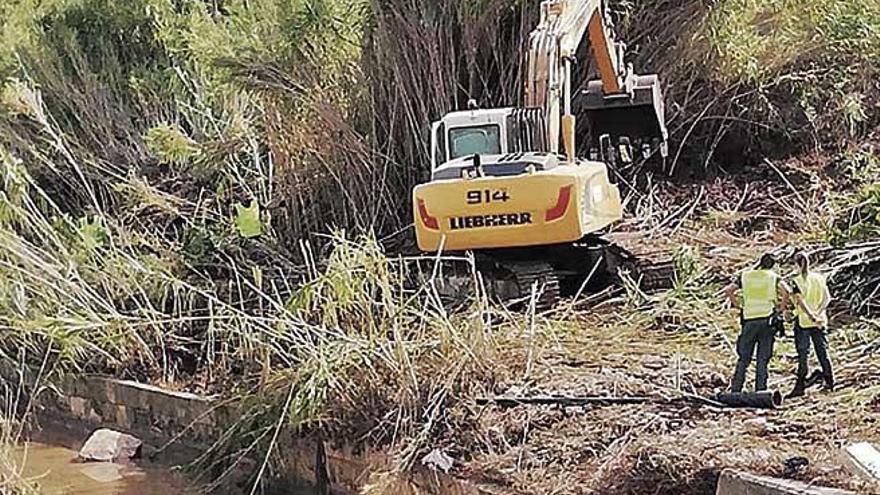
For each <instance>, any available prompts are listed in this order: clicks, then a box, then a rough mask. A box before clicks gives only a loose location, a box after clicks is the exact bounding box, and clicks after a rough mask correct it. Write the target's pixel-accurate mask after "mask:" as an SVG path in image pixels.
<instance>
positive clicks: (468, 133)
mask: <svg viewBox="0 0 880 495" xmlns="http://www.w3.org/2000/svg"><path fill="white" fill-rule="evenodd" d="M476 154H480V155H500V154H501V128H500V126H499V125H498V124H488V125H481V126H471V127H458V128H452V129H449V158H450V159H451V160H454V159H456V158H461V157H463V156H469V155H476Z"/></svg>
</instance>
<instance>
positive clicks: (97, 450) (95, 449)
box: [79, 428, 142, 462]
mask: <svg viewBox="0 0 880 495" xmlns="http://www.w3.org/2000/svg"><path fill="white" fill-rule="evenodd" d="M141 445H142V442H141V441H140V440H138V439H137V438H135V437H133V436H131V435H126V434H125V433H120V432H118V431H113V430H109V429H106V428H102V429H100V430H95V432H94V433H92V435H91V436H90V437H89V439H88V440H86V443H85V445H83V446H82V448H81V449H80V450H79V457H80V459H83V460H85V461H97V462H113V461H116V460H128V459H132V458H134V457H136V456H137V455H138V454H139V452H140V449H141Z"/></svg>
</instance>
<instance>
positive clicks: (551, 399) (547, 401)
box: [477, 395, 652, 407]
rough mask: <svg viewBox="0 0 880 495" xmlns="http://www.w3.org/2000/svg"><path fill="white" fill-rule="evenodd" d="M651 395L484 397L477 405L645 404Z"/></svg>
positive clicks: (578, 405) (566, 405) (580, 405)
mask: <svg viewBox="0 0 880 495" xmlns="http://www.w3.org/2000/svg"><path fill="white" fill-rule="evenodd" d="M651 400H652V399H651V397H602V396H578V397H568V396H560V395H536V396H533V397H512V396H501V397H482V398H478V399H477V405H480V406H486V405H490V404H494V405H496V406H501V407H517V406H563V407H582V406H616V405H626V404H644V403H646V402H650V401H651Z"/></svg>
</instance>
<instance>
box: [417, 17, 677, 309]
mask: <svg viewBox="0 0 880 495" xmlns="http://www.w3.org/2000/svg"><path fill="white" fill-rule="evenodd" d="M584 40H587V41H588V42H589V46H590V48H591V50H590V52H591V53H592V56H593V59H594V60H595V66H596V69H597V72H598V74H599V79H597V80H595V81H589V83H588V85H587V89H586V90H585V91H584V92H583V93H582V95H580V96H581V97H580V99H579V100H578V101H577V102H578V103H579V104H580V106H581V110H580V111H579V113H580V114H581V115H583V116H584V117H585V120H586V121H587V124H588V125H589V129H590V141H589V143H588V146H587V150H586V151H587V153H588V156H589V159H579V158H578V151H579V150H578V147H577V143H576V142H575V135H576V133H575V127H576V118H575V116H574V114H573V112H572V103H573V102H572V100H573V97H572V92H573V76H572V66H573V64H574V63H576V59H575V57H576V55H577V53H578V48H579V47H580V46H581V44H582V43H583V42H584ZM624 51H625V45H623V44H622V43H618V42H616V41H615V38H614V35H613V31H612V26H611V23H610V21H609V17H608V11H607V7H606V6H605V5H604V2H603V1H602V0H545V1H543V2H542V3H541V18H540V23H539V25H538V26H537V28H536V29H535V30H534V31H532V33H531V36H530V40H529V50H528V59H527V78H526V85H525V88H524V90H525V107H523V108H493V109H480V108H478V107H477V105H476V104H475V103H474V102H473V101H471V102H469V103H468V107H469V108H467V109H465V110H462V111H456V112H452V113H449V114H447V115H445V116H444V117H443V118H442V119H441V120H440V121H438V122H435V123H434V124H433V125H432V128H431V150H432V156H431V170H432V173H431V180H430V182H428V183H425V184H421V185H419V186H417V187H416V188H415V189H414V190H413V214H414V225H415V231H416V239H417V241H418V246H419V249H420V250H421V251H423V252H427V253H441V252H442V253H445V254H454V253H473V255H474V260H475V261H476V268H477V270H478V271H479V272H480V273H481V274H482V276H483V278H484V280H485V285H486V288H487V289H488V291H489V292H490V293H491V294H493V295H494V296H496V297H498V298H499V299H502V300H510V299H518V298H525V297H529V296H530V295H531V294H533V292H534V291H535V289H537V294H538V299H537V301H538V304H539V305H542V306H548V305H552V304H553V303H554V302H555V301H556V299H557V298H558V297H559V296H560V294H561V293H562V292H566V291H568V292H571V291H573V290H578V289H582V288H583V287H585V286H586V282H588V281H592V282H596V283H607V279H608V278H609V277H612V278H614V277H616V276H617V275H618V273H619V271H620V269H621V268H628V269H630V272H631V273H633V272H636V273H634V274H633V275H634V277H641V278H642V279H643V281H644V282H645V283H649V281H648V280H647V279H648V278H651V279H652V280H657V279H663V278H664V277H667V276H668V275H667V274H658V273H659V272H662V271H663V270H668V269H669V267H668V266H664V267H663V268H662V269H655V270H654V272H655V273H653V274H648V273H646V272H647V271H646V270H644V268H643V267H642V268H641V270H642V272H644V273H638V272H639V270H640V266H639V259H638V257H637V255H634V254H633V253H632V252H631V251H632V250H631V249H627V248H626V247H625V246H621V245H620V244H618V243H616V242H612V241H611V240H610V239H609V238H608V237H607V236H603V234H605V233H607V231H608V229H609V228H610V227H611V226H612V225H614V224H615V223H617V222H618V221H620V220H621V219H622V217H623V207H622V204H621V195H620V191H619V189H618V187H617V186H616V183H615V180H614V176H613V174H611V173H609V167H614V166H617V165H618V164H621V163H627V162H631V161H633V160H634V159H635V157H636V155H637V154H638V155H642V156H643V157H644V158H646V159H647V158H648V157H650V156H652V155H653V156H661V157H664V158H665V156H666V154H667V145H666V142H667V131H666V124H665V118H664V107H663V98H662V95H661V90H660V82H659V79H658V77H657V76H656V75H646V76H643V75H637V74H635V73H634V72H633V70H632V67H631V66H629V65H626V64H625V63H624ZM560 145H561V147H562V149H561V150H560ZM655 268H656V267H655ZM453 272H454V270H453ZM445 276H446V281H448V282H449V283H450V284H451V285H452V286H455V285H456V283H455V282H454V280H455V278H456V277H458V278H459V280H466V279H467V278H468V275H467V274H466V273H458V274H456V273H449V274H445Z"/></svg>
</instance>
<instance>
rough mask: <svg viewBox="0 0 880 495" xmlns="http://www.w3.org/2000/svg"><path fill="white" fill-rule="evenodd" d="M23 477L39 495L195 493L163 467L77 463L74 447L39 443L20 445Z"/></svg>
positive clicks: (173, 494) (167, 494) (162, 494)
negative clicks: (30, 481)
mask: <svg viewBox="0 0 880 495" xmlns="http://www.w3.org/2000/svg"><path fill="white" fill-rule="evenodd" d="M18 453H19V456H18V457H19V459H20V460H21V462H22V463H23V465H24V473H23V474H24V477H25V478H26V479H29V480H32V481H33V482H34V483H35V484H37V485H38V486H39V488H40V493H41V494H42V495H177V494H195V493H197V490H196V489H195V488H192V487H188V486H187V485H186V484H185V483H184V482H183V480H181V479H180V478H179V477H178V476H176V475H174V474H173V473H171V472H170V471H168V470H167V469H166V468H161V467H157V466H150V465H145V464H137V463H131V464H125V465H123V464H114V463H82V462H77V453H76V451H75V450H73V449H70V448H67V447H62V446H57V445H49V444H45V443H40V442H29V443H27V444H25V446H23V447H21V448H19V452H18Z"/></svg>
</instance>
